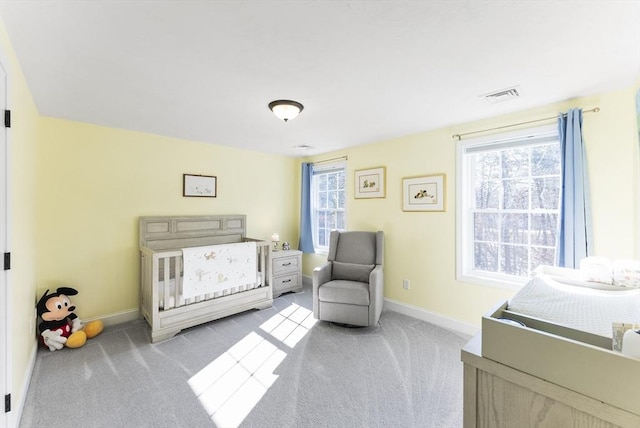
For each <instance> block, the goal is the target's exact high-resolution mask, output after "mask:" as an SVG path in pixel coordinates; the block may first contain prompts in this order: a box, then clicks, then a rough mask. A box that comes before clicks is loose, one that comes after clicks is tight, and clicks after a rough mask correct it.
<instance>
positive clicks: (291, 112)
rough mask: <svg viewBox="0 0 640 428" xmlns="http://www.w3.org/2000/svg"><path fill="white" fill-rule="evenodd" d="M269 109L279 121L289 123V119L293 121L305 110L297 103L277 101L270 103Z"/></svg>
mask: <svg viewBox="0 0 640 428" xmlns="http://www.w3.org/2000/svg"><path fill="white" fill-rule="evenodd" d="M269 109H270V110H271V111H272V112H273V114H275V115H276V116H277V117H278V118H279V119H282V120H284V121H285V122H287V121H289V119H293V118H294V117H296V116H297V115H299V114H300V112H301V111H302V110H303V109H304V106H303V105H302V104H300V103H299V102H297V101H291V100H276V101H271V102H270V103H269Z"/></svg>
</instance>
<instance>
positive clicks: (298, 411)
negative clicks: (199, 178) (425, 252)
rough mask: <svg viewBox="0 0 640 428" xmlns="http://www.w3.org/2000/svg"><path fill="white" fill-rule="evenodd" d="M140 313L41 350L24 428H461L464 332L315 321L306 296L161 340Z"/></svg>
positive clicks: (393, 320)
mask: <svg viewBox="0 0 640 428" xmlns="http://www.w3.org/2000/svg"><path fill="white" fill-rule="evenodd" d="M149 334H150V330H149V327H148V326H147V324H146V322H144V321H136V322H132V323H127V324H122V325H119V326H114V327H110V328H107V329H106V330H105V332H104V333H102V334H101V335H100V336H98V337H97V338H94V339H92V340H90V341H89V342H88V343H87V345H85V346H84V347H83V348H80V349H63V350H61V351H56V352H50V351H48V350H40V351H39V352H38V356H37V359H36V363H35V367H34V372H33V377H32V380H31V385H30V387H29V392H28V395H27V400H26V403H25V408H24V412H23V415H22V420H21V424H20V427H21V428H32V427H33V428H36V427H38V428H39V427H48V428H56V427H83V428H91V427H105V428H106V427H109V428H112V427H121V428H125V427H189V428H197V427H217V428H227V427H235V426H240V427H243V428H248V427H260V428H272V427H273V428H280V427H292V428H293V427H296V428H297V427H310V428H311V427H402V428H409V427H420V428H430V427H434V428H448V427H452V428H453V427H455V428H458V427H461V426H462V363H461V362H460V350H461V348H462V346H463V345H464V344H465V343H466V341H467V340H468V338H467V337H463V336H462V335H459V334H456V333H454V332H451V331H448V330H445V329H442V328H439V327H436V326H434V325H431V324H428V323H426V322H423V321H420V320H417V319H414V318H411V317H407V316H404V315H401V314H398V313H396V312H391V311H385V312H383V315H382V317H381V319H380V325H379V326H377V327H375V328H346V327H342V326H338V325H335V324H330V323H326V322H315V320H314V319H313V316H312V315H311V293H310V290H309V289H308V288H305V289H304V291H303V292H301V293H295V294H287V295H284V296H281V297H279V298H277V299H276V300H275V302H274V306H273V307H272V308H269V309H265V310H262V311H250V312H246V313H243V314H239V315H236V316H232V317H228V318H225V319H222V320H218V321H214V322H211V323H208V324H205V325H202V326H198V327H194V328H191V329H189V330H185V331H183V332H182V333H180V334H179V335H177V336H176V337H174V338H172V339H170V340H167V341H164V342H161V343H157V344H151V343H150V340H149V337H150V336H149Z"/></svg>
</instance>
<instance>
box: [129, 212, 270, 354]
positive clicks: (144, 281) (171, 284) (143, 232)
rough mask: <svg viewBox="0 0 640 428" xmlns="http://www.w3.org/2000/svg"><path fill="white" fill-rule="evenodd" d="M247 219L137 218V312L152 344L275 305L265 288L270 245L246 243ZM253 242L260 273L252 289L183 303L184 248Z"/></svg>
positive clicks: (218, 293) (223, 216)
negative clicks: (145, 324)
mask: <svg viewBox="0 0 640 428" xmlns="http://www.w3.org/2000/svg"><path fill="white" fill-rule="evenodd" d="M245 232H246V216H244V215H217V216H176V217H172V216H169V217H140V257H141V259H140V263H141V265H140V276H141V278H140V279H141V281H140V284H141V292H140V297H141V302H140V310H141V313H142V315H143V316H144V318H145V319H146V320H147V322H148V323H149V325H150V326H151V341H152V342H154V343H155V342H158V341H161V340H165V339H168V338H170V337H172V336H174V335H175V334H177V333H179V332H180V331H181V330H182V329H185V328H189V327H193V326H195V325H198V324H202V323H205V322H209V321H213V320H215V319H219V318H222V317H226V316H229V315H233V314H236V313H239V312H243V311H246V310H250V309H264V308H268V307H270V306H271V305H272V304H273V292H272V287H271V285H270V284H269V272H268V269H269V267H268V265H269V263H268V260H269V251H270V245H269V243H267V242H266V241H262V240H257V239H251V238H247V237H246V236H245ZM248 241H253V242H255V243H256V257H257V259H256V261H257V267H258V272H257V274H256V281H255V283H253V284H248V285H245V286H239V287H236V288H232V289H229V290H226V291H222V292H216V293H213V294H205V295H199V296H195V297H192V298H189V299H185V298H183V296H182V272H183V258H182V251H181V249H182V248H189V247H201V246H209V245H219V244H230V243H237V242H248Z"/></svg>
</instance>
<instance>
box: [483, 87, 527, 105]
mask: <svg viewBox="0 0 640 428" xmlns="http://www.w3.org/2000/svg"><path fill="white" fill-rule="evenodd" d="M481 97H483V98H484V100H485V101H486V102H488V103H489V104H496V103H502V102H504V101H509V100H515V99H516V98H520V97H522V90H521V89H520V87H519V86H514V87H512V88H507V89H501V90H499V91H496V92H491V93H489V94H485V95H481Z"/></svg>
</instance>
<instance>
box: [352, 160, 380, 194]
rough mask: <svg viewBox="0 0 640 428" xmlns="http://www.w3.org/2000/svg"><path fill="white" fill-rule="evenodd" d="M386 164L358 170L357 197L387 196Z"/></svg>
mask: <svg viewBox="0 0 640 428" xmlns="http://www.w3.org/2000/svg"><path fill="white" fill-rule="evenodd" d="M385 172H386V169H385V167H384V166H380V167H377V168H371V169H361V170H358V171H356V179H355V183H356V192H355V197H356V199H361V198H384V197H385V187H386V186H385Z"/></svg>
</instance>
